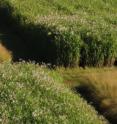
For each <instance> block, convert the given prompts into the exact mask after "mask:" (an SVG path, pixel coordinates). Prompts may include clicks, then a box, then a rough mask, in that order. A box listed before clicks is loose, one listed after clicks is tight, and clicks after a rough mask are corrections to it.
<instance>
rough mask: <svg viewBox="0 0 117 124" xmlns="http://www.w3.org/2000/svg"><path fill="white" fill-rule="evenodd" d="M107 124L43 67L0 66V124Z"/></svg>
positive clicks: (6, 64) (26, 64)
mask: <svg viewBox="0 0 117 124" xmlns="http://www.w3.org/2000/svg"><path fill="white" fill-rule="evenodd" d="M94 122H95V124H106V121H104V119H103V118H101V117H99V116H97V113H96V112H95V111H94V110H93V108H92V107H91V106H90V105H88V104H87V103H86V102H85V101H84V100H83V99H82V98H80V95H78V96H77V95H75V94H73V93H72V92H71V91H70V90H69V89H68V88H67V87H65V86H64V85H63V84H62V78H61V77H60V76H59V75H58V74H57V73H55V71H50V70H48V69H47V68H45V67H44V66H42V67H41V66H38V65H35V64H30V63H19V64H13V65H11V64H10V63H5V64H0V123H3V124H13V123H14V124H16V123H17V124H21V123H22V124H26V123H28V124H55V123H56V124H94Z"/></svg>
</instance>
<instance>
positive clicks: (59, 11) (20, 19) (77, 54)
mask: <svg viewBox="0 0 117 124" xmlns="http://www.w3.org/2000/svg"><path fill="white" fill-rule="evenodd" d="M0 3H1V4H0V8H1V10H2V11H1V12H2V14H1V18H2V19H3V20H4V21H5V20H7V21H6V23H7V25H9V24H10V27H11V28H12V29H13V30H14V32H17V34H18V35H19V36H20V37H22V38H23V40H24V43H22V46H23V44H25V45H27V46H28V50H27V51H28V52H29V55H30V51H32V55H30V56H29V59H34V58H35V60H36V61H43V62H46V63H52V64H56V65H64V66H77V65H79V64H80V65H81V66H103V65H105V66H110V65H113V64H114V62H115V60H116V57H117V55H116V53H117V49H116V48H117V35H116V34H117V14H116V13H117V9H116V8H117V1H116V0H113V1H112V0H105V1H104V0H92V1H90V0H87V1H86V0H82V1H81V0H74V1H72V3H71V1H68V0H64V1H62V0H59V1H56V0H52V1H51V2H50V1H49V0H45V1H42V0H38V1H37V0H25V1H20V0H15V1H14V0H10V1H9V0H2V1H0ZM32 46H33V47H32ZM50 56H51V57H50Z"/></svg>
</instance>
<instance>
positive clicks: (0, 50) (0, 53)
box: [0, 44, 12, 62]
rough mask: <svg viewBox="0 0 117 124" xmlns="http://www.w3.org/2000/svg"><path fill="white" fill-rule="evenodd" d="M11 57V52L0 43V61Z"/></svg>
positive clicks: (8, 59)
mask: <svg viewBox="0 0 117 124" xmlns="http://www.w3.org/2000/svg"><path fill="white" fill-rule="evenodd" d="M11 59H12V55H11V53H10V52H9V51H8V50H7V49H6V48H5V47H4V46H3V45H2V44H0V62H4V61H10V60H11Z"/></svg>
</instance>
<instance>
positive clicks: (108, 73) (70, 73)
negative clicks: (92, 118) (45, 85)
mask: <svg viewBox="0 0 117 124" xmlns="http://www.w3.org/2000/svg"><path fill="white" fill-rule="evenodd" d="M59 72H60V73H62V75H63V77H64V79H65V82H66V83H67V84H69V86H70V87H72V88H73V89H75V90H76V91H77V92H78V93H80V94H81V95H82V96H83V97H84V98H85V99H87V100H88V102H90V103H91V104H92V105H94V106H95V108H96V109H97V110H98V111H99V112H100V113H102V114H103V115H104V116H105V117H106V118H107V119H108V120H109V121H110V122H111V123H112V124H116V122H117V99H116V98H117V69H116V68H113V67H112V68H86V69H80V68H76V69H67V70H64V69H60V71H59Z"/></svg>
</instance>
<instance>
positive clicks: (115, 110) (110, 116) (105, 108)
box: [73, 84, 117, 124]
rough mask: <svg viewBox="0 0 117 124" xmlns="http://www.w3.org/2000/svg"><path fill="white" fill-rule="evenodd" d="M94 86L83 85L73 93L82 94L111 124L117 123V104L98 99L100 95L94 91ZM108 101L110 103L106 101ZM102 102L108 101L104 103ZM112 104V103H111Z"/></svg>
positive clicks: (75, 88) (74, 89)
mask: <svg viewBox="0 0 117 124" xmlns="http://www.w3.org/2000/svg"><path fill="white" fill-rule="evenodd" d="M94 90H95V89H94V87H93V86H89V85H87V84H83V85H80V86H76V87H74V88H73V91H75V92H76V93H80V94H81V96H82V97H83V98H84V99H86V100H87V102H88V103H89V104H91V105H92V106H94V108H95V109H96V110H97V111H98V112H99V113H100V114H102V115H103V116H104V117H105V118H107V120H108V121H109V122H110V123H111V124H116V123H117V104H114V102H113V101H109V100H108V99H107V98H104V97H102V98H101V97H98V94H97V93H96V92H95V91H94ZM106 100H108V101H106ZM102 101H106V102H105V103H102ZM109 102H110V103H109Z"/></svg>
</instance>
